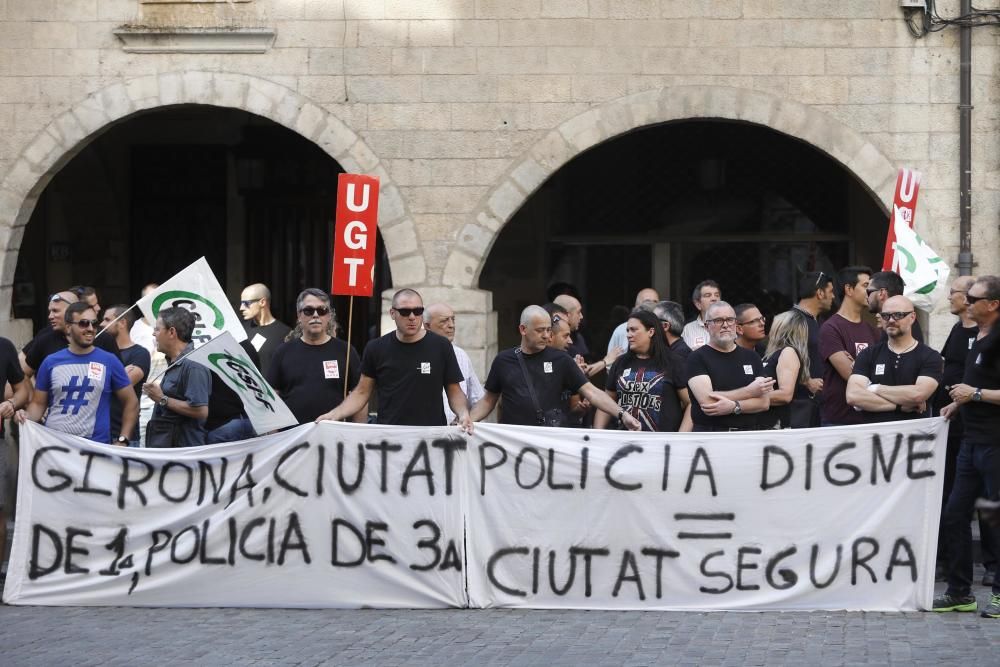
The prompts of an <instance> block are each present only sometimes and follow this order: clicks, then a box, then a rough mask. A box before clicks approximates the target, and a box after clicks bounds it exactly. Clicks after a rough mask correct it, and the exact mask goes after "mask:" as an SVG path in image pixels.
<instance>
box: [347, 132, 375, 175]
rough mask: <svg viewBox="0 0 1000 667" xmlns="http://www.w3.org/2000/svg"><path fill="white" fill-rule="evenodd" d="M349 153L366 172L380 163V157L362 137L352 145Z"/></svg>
mask: <svg viewBox="0 0 1000 667" xmlns="http://www.w3.org/2000/svg"><path fill="white" fill-rule="evenodd" d="M349 154H350V156H351V157H353V158H354V159H355V160H356V161H357V163H358V165H359V166H360V167H361V169H362V170H363V171H364V172H365V173H368V172H370V171H371V170H373V169H375V167H376V165H378V163H379V159H378V157H377V156H376V155H375V153H374V152H373V151H372V149H371V147H370V146H369V145H368V144H367V143H366V142H364V141H362V140H360V139H359V140H358V141H357V142H356V143H355V144H354V145H353V146H351V148H350V150H349Z"/></svg>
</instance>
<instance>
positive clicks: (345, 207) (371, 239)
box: [330, 174, 378, 296]
mask: <svg viewBox="0 0 1000 667" xmlns="http://www.w3.org/2000/svg"><path fill="white" fill-rule="evenodd" d="M377 225H378V179H377V178H375V177H374V176H365V175H363V174H341V175H340V177H339V178H338V180H337V223H336V227H335V229H334V241H333V275H332V276H331V282H332V287H331V290H330V291H331V292H332V293H333V294H338V295H345V296H371V295H372V290H373V289H374V275H375V228H376V226H377Z"/></svg>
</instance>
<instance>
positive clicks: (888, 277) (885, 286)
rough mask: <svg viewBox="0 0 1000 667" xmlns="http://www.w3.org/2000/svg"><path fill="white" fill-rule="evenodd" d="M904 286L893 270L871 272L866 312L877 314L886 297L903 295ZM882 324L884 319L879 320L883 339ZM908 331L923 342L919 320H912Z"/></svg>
mask: <svg viewBox="0 0 1000 667" xmlns="http://www.w3.org/2000/svg"><path fill="white" fill-rule="evenodd" d="M904 287H905V284H904V283H903V278H902V277H901V276H900V275H899V274H898V273H896V272H895V271H879V272H878V273H875V274H873V275H872V277H871V280H870V281H869V283H868V289H867V293H868V312H870V313H871V314H872V315H878V314H879V313H880V312H882V308H883V305H884V304H885V302H886V300H887V299H891V298H892V297H894V296H902V295H903V289H904ZM884 324H885V322H884V321H882V320H880V321H879V327H880V328H881V329H882V334H881V337H882V339H883V340H884V339H885V337H886V333H885V326H884ZM910 333H911V335H912V336H913V337H914V338H915V339H917V340H919V341H920V342H921V343H923V342H924V332H923V330H922V329H921V328H920V322H918V321H916V320H914V322H913V327H912V329H911V332H910Z"/></svg>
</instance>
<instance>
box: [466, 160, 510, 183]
mask: <svg viewBox="0 0 1000 667" xmlns="http://www.w3.org/2000/svg"><path fill="white" fill-rule="evenodd" d="M509 165H510V160H509V159H506V158H500V159H495V160H490V159H485V158H479V159H477V160H474V161H473V164H472V169H473V176H472V180H471V182H472V183H476V184H478V185H493V184H494V183H496V182H497V181H498V180H500V175H501V174H503V172H504V171H506V170H507V167H508V166H509Z"/></svg>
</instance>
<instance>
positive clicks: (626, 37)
mask: <svg viewBox="0 0 1000 667" xmlns="http://www.w3.org/2000/svg"><path fill="white" fill-rule="evenodd" d="M688 25H689V24H688V21H676V20H651V21H594V22H593V44H594V45H597V46H612V47H614V46H620V45H622V44H627V45H629V46H683V45H685V44H687V43H688ZM576 43H578V44H579V43H581V42H576ZM583 43H589V42H583Z"/></svg>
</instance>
